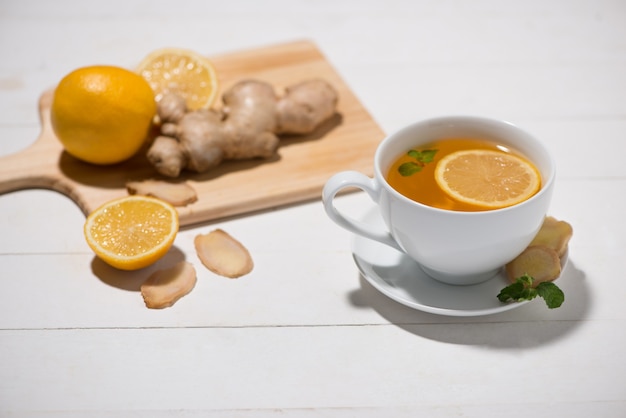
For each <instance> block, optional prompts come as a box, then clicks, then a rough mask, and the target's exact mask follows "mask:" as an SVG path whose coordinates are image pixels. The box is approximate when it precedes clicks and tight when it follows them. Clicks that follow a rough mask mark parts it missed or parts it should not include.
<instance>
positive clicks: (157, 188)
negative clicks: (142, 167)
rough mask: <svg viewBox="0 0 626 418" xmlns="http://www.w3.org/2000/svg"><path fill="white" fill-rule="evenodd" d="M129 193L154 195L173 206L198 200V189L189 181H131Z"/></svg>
mask: <svg viewBox="0 0 626 418" xmlns="http://www.w3.org/2000/svg"><path fill="white" fill-rule="evenodd" d="M126 190H128V193H129V194H138V195H143V196H152V197H156V198H158V199H161V200H164V201H166V202H168V203H170V204H171V205H173V206H187V205H188V204H190V203H193V202H195V201H197V200H198V195H197V194H196V191H195V190H194V189H193V187H191V186H190V185H189V184H187V183H171V182H168V181H160V180H143V181H130V182H128V183H126Z"/></svg>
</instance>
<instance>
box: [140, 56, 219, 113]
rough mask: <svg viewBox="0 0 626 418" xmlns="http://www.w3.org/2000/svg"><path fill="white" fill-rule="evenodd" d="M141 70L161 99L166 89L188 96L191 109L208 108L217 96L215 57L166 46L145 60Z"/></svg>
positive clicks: (186, 97)
mask: <svg viewBox="0 0 626 418" xmlns="http://www.w3.org/2000/svg"><path fill="white" fill-rule="evenodd" d="M137 72H138V73H139V74H140V75H141V76H142V77H143V78H145V79H146V80H147V81H148V83H149V84H150V86H151V87H152V90H154V94H155V99H156V101H157V102H158V101H159V100H161V97H163V95H164V94H165V93H170V92H171V93H177V94H179V95H181V96H182V97H184V98H185V100H186V102H187V107H188V108H189V109H190V110H196V109H201V108H208V107H211V106H212V105H213V103H214V102H215V100H216V98H217V91H218V87H219V84H218V80H217V74H216V71H215V68H214V67H213V64H212V63H211V61H209V60H208V59H207V58H205V57H203V56H202V55H200V54H198V53H196V52H194V51H190V50H186V49H180V48H163V49H158V50H156V51H154V52H152V53H150V54H149V55H148V56H147V57H145V58H144V59H143V61H141V63H140V64H139V66H138V67H137Z"/></svg>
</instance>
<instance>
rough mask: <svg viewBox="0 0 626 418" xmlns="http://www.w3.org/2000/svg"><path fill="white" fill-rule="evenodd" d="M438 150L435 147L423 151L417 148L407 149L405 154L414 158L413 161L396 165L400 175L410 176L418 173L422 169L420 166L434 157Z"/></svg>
mask: <svg viewBox="0 0 626 418" xmlns="http://www.w3.org/2000/svg"><path fill="white" fill-rule="evenodd" d="M437 151H438V150H436V149H427V150H423V151H418V150H414V149H412V150H409V151H408V152H407V155H408V156H409V157H411V158H413V159H414V160H415V162H413V161H411V162H408V163H403V164H401V165H400V167H398V172H399V173H400V175H401V176H404V177H406V176H410V175H413V174H415V173H419V172H420V171H422V168H424V166H425V165H426V163H430V162H432V161H433V159H434V158H435V154H436V153H437Z"/></svg>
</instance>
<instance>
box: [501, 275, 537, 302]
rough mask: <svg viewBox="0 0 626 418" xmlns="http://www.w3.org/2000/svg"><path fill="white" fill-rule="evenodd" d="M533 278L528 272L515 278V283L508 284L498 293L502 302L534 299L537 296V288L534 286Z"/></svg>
mask: <svg viewBox="0 0 626 418" xmlns="http://www.w3.org/2000/svg"><path fill="white" fill-rule="evenodd" d="M533 280H534V279H533V278H532V277H530V276H529V275H528V274H525V275H523V276H521V277H518V278H517V279H515V283H513V284H510V285H508V286H507V287H505V288H504V289H502V290H501V291H500V293H498V300H500V302H521V301H523V300H533V299H534V298H536V297H537V294H538V292H537V289H534V288H533V287H532V284H533Z"/></svg>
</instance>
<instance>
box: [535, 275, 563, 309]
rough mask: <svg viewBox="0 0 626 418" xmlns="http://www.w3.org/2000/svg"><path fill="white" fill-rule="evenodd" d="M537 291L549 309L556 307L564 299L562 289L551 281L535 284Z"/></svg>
mask: <svg viewBox="0 0 626 418" xmlns="http://www.w3.org/2000/svg"><path fill="white" fill-rule="evenodd" d="M537 293H538V294H539V296H541V297H542V298H543V300H545V301H546V305H548V308H549V309H554V308H558V307H559V306H561V305H562V304H563V302H564V301H565V294H564V293H563V291H562V290H561V289H560V288H559V287H558V286H557V285H555V284H554V283H552V282H541V283H539V284H538V285H537Z"/></svg>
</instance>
